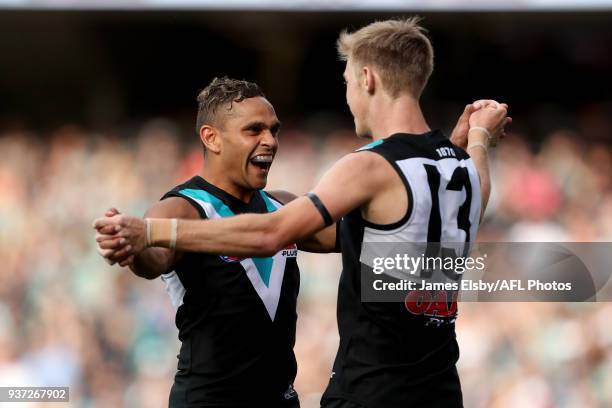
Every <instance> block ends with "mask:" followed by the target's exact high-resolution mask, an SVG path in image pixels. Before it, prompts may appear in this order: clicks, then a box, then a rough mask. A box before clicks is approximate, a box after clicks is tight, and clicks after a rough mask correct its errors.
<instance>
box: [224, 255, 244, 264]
mask: <svg viewBox="0 0 612 408" xmlns="http://www.w3.org/2000/svg"><path fill="white" fill-rule="evenodd" d="M219 258H221V260H222V261H223V262H240V261H242V259H243V258H239V257H237V256H226V255H219Z"/></svg>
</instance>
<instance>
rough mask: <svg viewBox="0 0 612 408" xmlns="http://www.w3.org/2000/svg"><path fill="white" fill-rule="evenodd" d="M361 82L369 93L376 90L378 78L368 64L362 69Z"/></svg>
mask: <svg viewBox="0 0 612 408" xmlns="http://www.w3.org/2000/svg"><path fill="white" fill-rule="evenodd" d="M361 82H362V85H363V86H364V88H365V90H366V91H367V92H368V93H369V94H373V93H374V90H375V89H376V80H375V77H374V72H373V71H372V69H371V68H370V67H367V66H366V67H363V68H362V69H361Z"/></svg>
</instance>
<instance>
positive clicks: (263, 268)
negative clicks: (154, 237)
mask: <svg viewBox="0 0 612 408" xmlns="http://www.w3.org/2000/svg"><path fill="white" fill-rule="evenodd" d="M179 193H181V194H183V195H185V196H187V197H190V198H193V199H195V200H200V201H204V202H206V203H209V204H211V205H212V206H213V207H214V209H215V211H216V212H217V214H219V215H220V216H221V217H232V216H234V215H236V214H234V212H233V211H232V210H231V209H230V208H229V207H228V206H227V205H226V204H225V203H224V202H223V201H221V200H220V199H219V198H217V197H215V196H214V195H212V194H210V193H209V192H208V191H204V190H195V189H184V190H181V191H179ZM259 194H261V197H262V198H263V200H264V202H265V203H266V208H267V209H268V212H272V211H276V207H275V206H274V204H273V203H272V201H270V199H269V198H268V196H267V195H266V194H265V193H264V192H262V191H260V192H259ZM251 259H252V260H253V263H254V264H255V267H256V268H257V272H258V273H259V276H260V277H261V280H262V281H263V283H264V284H265V285H266V287H268V286H269V285H270V276H271V275H272V264H273V260H272V257H264V258H251Z"/></svg>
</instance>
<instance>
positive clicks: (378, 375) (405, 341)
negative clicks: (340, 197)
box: [323, 131, 480, 408]
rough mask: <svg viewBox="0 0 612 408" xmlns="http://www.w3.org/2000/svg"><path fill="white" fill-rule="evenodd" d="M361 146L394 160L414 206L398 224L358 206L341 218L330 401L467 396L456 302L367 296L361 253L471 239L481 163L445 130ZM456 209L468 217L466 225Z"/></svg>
mask: <svg viewBox="0 0 612 408" xmlns="http://www.w3.org/2000/svg"><path fill="white" fill-rule="evenodd" d="M359 150H368V151H371V152H375V153H377V154H380V155H381V156H383V157H384V158H385V159H386V160H387V161H388V162H389V163H390V164H391V165H392V166H393V168H394V169H395V170H396V171H397V173H398V174H399V176H400V178H401V179H402V181H403V182H404V185H405V187H406V190H407V194H408V201H409V208H408V210H407V213H406V214H405V216H404V217H403V218H402V219H401V220H400V221H398V222H396V223H394V224H392V225H376V224H372V223H370V222H368V221H366V220H364V219H363V218H362V216H361V209H359V208H357V209H355V210H354V211H352V212H351V213H349V214H348V215H346V216H345V217H344V218H342V220H341V221H340V232H339V237H340V243H341V247H342V264H343V270H342V275H341V278H340V286H339V290H338V310H337V317H338V329H339V332H340V345H339V349H338V353H337V356H336V359H335V362H334V366H333V372H332V375H331V379H330V382H329V385H328V388H327V390H326V391H325V394H324V396H323V401H324V402H325V401H326V400H332V399H335V398H338V399H344V400H348V401H352V402H355V403H357V404H360V405H362V406H364V407H368V408H408V407H419V408H423V407H433V406H445V407H450V408H454V407H457V406H461V390H460V385H459V381H458V377H457V375H456V368H455V363H456V361H457V359H458V358H459V348H458V345H457V341H456V338H455V325H454V321H455V318H456V311H457V310H456V302H454V303H453V302H450V303H449V304H450V306H449V304H446V303H444V304H445V307H444V309H445V310H440V307H439V305H437V306H436V307H437V309H436V310H429V309H428V308H423V307H411V306H414V305H410V304H409V302H408V301H406V302H403V303H402V302H395V303H384V302H363V301H362V300H361V288H362V286H361V283H362V282H361V278H362V277H361V273H362V267H361V264H362V263H361V262H360V257H361V255H362V250H363V245H364V242H366V243H368V244H369V243H375V242H399V243H401V242H423V243H426V242H464V241H468V242H469V241H471V240H473V239H474V237H475V235H476V230H477V228H478V222H479V216H480V185H479V179H478V173H477V171H476V168H475V167H474V164H473V162H472V160H471V159H470V158H469V156H468V155H467V153H466V152H465V151H463V150H462V149H460V148H458V147H456V146H454V145H453V144H451V143H450V141H449V140H448V139H447V138H446V137H445V136H444V135H443V134H442V133H441V132H439V131H432V132H429V133H426V134H423V135H408V134H395V135H392V136H390V137H388V138H387V139H383V140H378V141H375V142H373V143H370V144H369V145H367V146H364V147H363V148H362V149H359ZM354 154H360V153H354ZM459 179H461V180H459ZM451 180H454V181H453V182H452V183H451ZM459 181H461V182H459ZM456 186H459V188H456ZM466 203H467V204H466ZM460 208H463V211H461V210H460ZM459 216H461V217H464V218H465V217H467V219H468V221H469V223H468V224H469V225H468V227H467V228H464V229H463V230H462V229H461V228H458V225H459V226H461V225H462V224H461V223H459V224H458V222H457V217H459ZM464 221H465V220H464ZM432 296H435V295H434V294H432ZM429 304H431V305H433V304H434V303H433V302H432V303H429ZM432 323H433V324H432ZM440 382H446V384H443V386H444V387H445V390H446V391H445V392H442V391H439V390H438V389H437V388H436V387H438V386H439V385H440V384H439V383H440ZM437 383H438V384H437ZM449 392H450V396H449ZM439 398H444V401H445V402H441V400H440V399H439Z"/></svg>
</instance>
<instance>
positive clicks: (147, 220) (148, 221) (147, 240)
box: [145, 218, 151, 248]
mask: <svg viewBox="0 0 612 408" xmlns="http://www.w3.org/2000/svg"><path fill="white" fill-rule="evenodd" d="M145 224H146V226H147V234H146V235H145V246H146V247H147V248H148V247H150V246H151V219H150V218H145Z"/></svg>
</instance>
